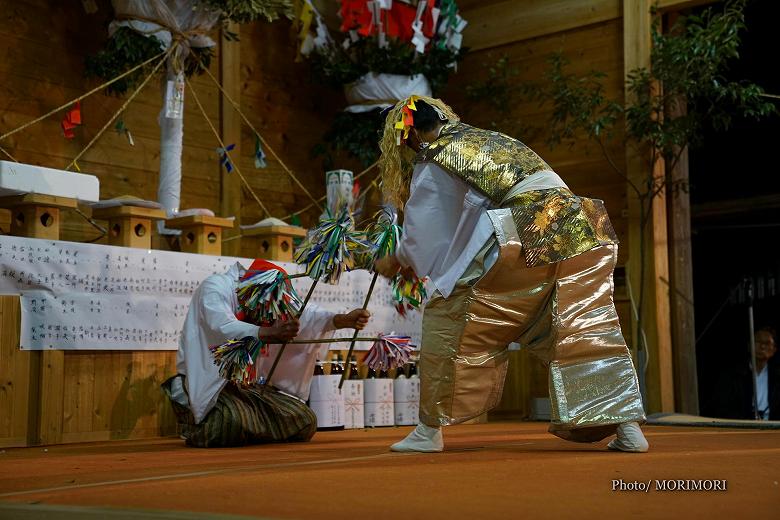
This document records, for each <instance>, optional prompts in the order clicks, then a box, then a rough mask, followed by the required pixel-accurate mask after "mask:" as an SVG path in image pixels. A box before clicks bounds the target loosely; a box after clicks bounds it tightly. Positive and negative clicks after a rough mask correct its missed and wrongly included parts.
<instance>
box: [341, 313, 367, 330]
mask: <svg viewBox="0 0 780 520" xmlns="http://www.w3.org/2000/svg"><path fill="white" fill-rule="evenodd" d="M370 317H371V313H370V312H368V311H367V310H365V309H355V310H354V311H352V312H349V313H347V314H336V315H335V316H334V317H333V325H334V326H335V327H336V328H337V329H357V330H363V329H364V328H366V325H367V324H368V319H369V318H370Z"/></svg>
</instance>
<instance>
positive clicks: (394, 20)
mask: <svg viewBox="0 0 780 520" xmlns="http://www.w3.org/2000/svg"><path fill="white" fill-rule="evenodd" d="M433 7H434V1H433V0H428V3H427V4H426V5H425V10H424V11H423V13H422V17H421V21H422V23H423V34H424V35H425V36H426V37H427V38H431V37H433V35H434V33H435V30H436V28H435V27H434V26H433ZM415 16H417V6H413V5H410V4H406V3H404V2H401V1H398V0H396V1H395V2H393V7H392V8H391V9H390V11H385V10H382V23H383V24H384V28H385V33H386V34H387V35H388V36H392V37H395V38H398V39H400V40H403V41H407V42H410V41H412V37H413V36H414V31H413V30H412V23H414V18H415ZM341 20H342V21H341V32H349V31H352V30H357V32H358V34H359V35H361V36H370V35H372V34H377V33H378V32H379V28H378V27H375V26H374V25H373V23H372V18H371V11H370V10H369V9H368V0H342V2H341Z"/></svg>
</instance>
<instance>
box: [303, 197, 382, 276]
mask: <svg viewBox="0 0 780 520" xmlns="http://www.w3.org/2000/svg"><path fill="white" fill-rule="evenodd" d="M361 235H362V234H361V233H358V232H357V231H355V221H354V219H353V217H352V214H351V213H350V212H349V209H348V208H347V207H346V206H345V207H344V208H343V209H342V210H341V212H340V213H339V215H338V216H337V217H335V218H324V219H322V220H321V221H320V224H319V225H318V226H317V227H316V228H314V229H313V230H312V231H311V232H310V233H309V235H308V236H307V237H306V239H305V240H304V241H303V243H302V244H301V246H300V247H299V248H298V250H297V251H296V253H295V261H296V262H297V263H299V264H304V265H305V266H306V274H308V275H309V276H310V277H311V278H312V279H314V280H321V281H323V282H327V283H330V284H337V283H338V281H339V278H340V277H341V273H342V272H344V271H351V270H352V269H353V268H354V266H355V255H356V254H358V253H359V252H360V251H362V250H364V249H366V248H368V247H370V246H369V244H367V243H366V241H365V240H364V239H363V238H362V236H361Z"/></svg>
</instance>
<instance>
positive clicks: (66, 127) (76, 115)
mask: <svg viewBox="0 0 780 520" xmlns="http://www.w3.org/2000/svg"><path fill="white" fill-rule="evenodd" d="M80 125H81V102H79V101H76V103H74V104H73V107H72V108H70V109H68V111H67V112H65V115H64V116H63V118H62V122H61V123H60V126H61V127H62V135H63V136H64V137H65V139H73V138H74V137H76V134H75V133H74V132H73V129H74V128H76V127H77V126H80Z"/></svg>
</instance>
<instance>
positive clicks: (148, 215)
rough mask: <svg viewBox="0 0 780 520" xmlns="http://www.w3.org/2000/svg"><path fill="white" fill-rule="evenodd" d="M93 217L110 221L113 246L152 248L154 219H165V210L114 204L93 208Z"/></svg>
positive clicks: (110, 237) (109, 236)
mask: <svg viewBox="0 0 780 520" xmlns="http://www.w3.org/2000/svg"><path fill="white" fill-rule="evenodd" d="M92 218H96V219H100V220H107V221H108V243H109V245H112V246H122V247H136V248H139V249H151V248H152V220H165V211H164V210H161V209H153V208H141V207H137V206H114V207H111V208H99V209H94V210H92Z"/></svg>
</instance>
